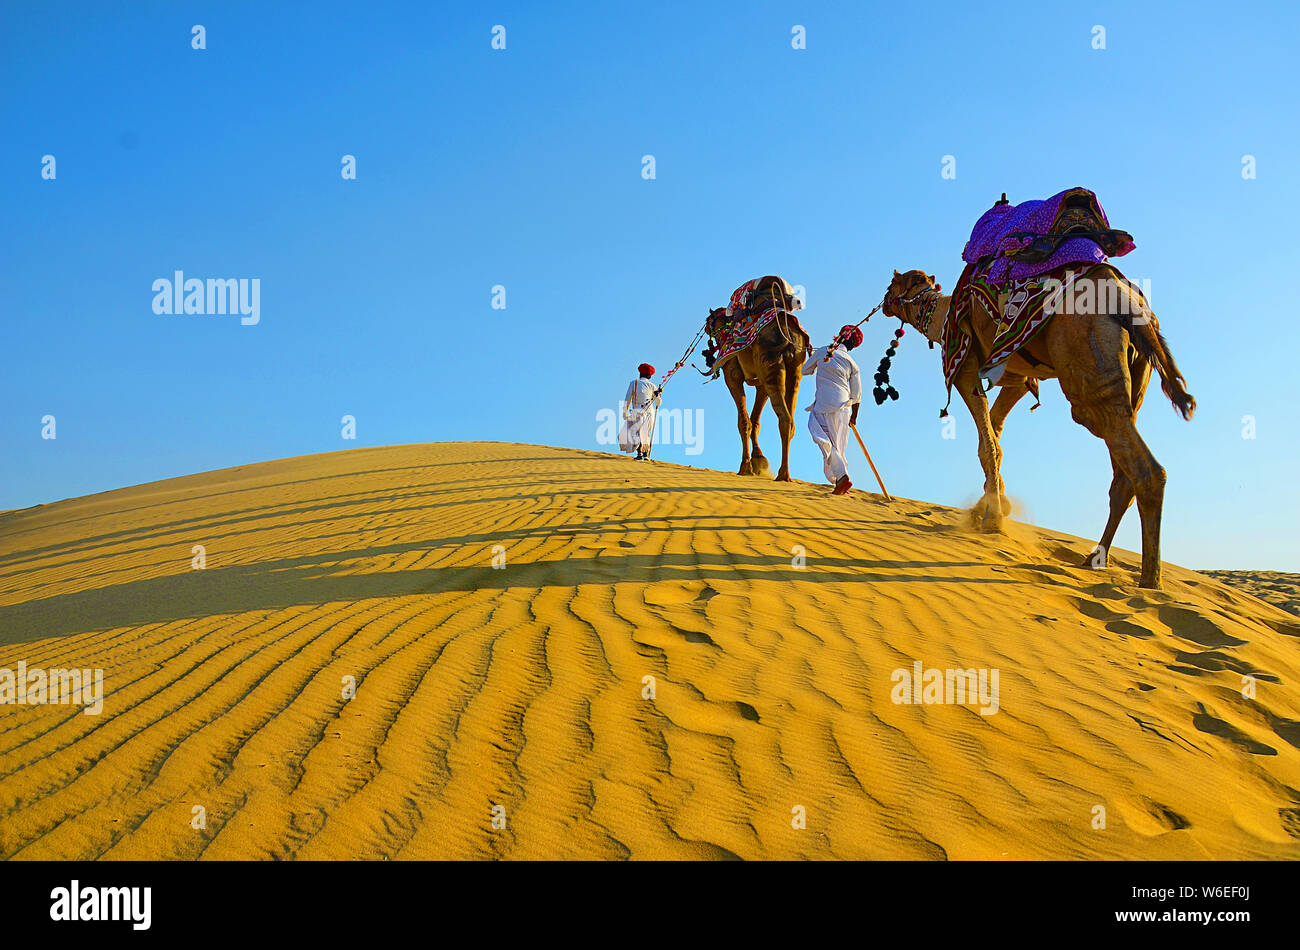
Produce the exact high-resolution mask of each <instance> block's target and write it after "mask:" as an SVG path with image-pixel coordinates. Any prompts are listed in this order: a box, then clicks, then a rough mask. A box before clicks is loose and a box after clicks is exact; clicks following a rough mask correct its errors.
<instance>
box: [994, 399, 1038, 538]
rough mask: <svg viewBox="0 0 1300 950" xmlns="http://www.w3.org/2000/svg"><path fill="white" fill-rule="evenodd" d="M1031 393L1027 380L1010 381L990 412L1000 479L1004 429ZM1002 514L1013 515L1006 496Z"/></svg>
mask: <svg viewBox="0 0 1300 950" xmlns="http://www.w3.org/2000/svg"><path fill="white" fill-rule="evenodd" d="M1028 392H1029V383H1028V381H1027V380H1025V379H1020V380H1017V381H1010V380H1009V381H1008V382H1007V383H1006V384H1005V385H1004V386H1002V388H1001V390H1000V391H999V392H998V398H997V399H995V400H993V408H992V409H991V410H989V425H990V426H992V429H993V444H994V446H995V447H996V449H997V464H998V473H999V478H1000V477H1001V472H1002V427H1003V426H1004V425H1005V424H1006V421H1007V414H1008V413H1010V412H1011V410H1012V409H1014V408H1015V407H1016V403H1018V402H1020V400H1021V399H1023V398H1024V396H1025V394H1026V393H1028ZM1001 504H1002V513H1003V514H1004V515H1009V514H1011V499H1009V498H1008V497H1007V496H1006V495H1005V494H1003V495H1002V496H1001Z"/></svg>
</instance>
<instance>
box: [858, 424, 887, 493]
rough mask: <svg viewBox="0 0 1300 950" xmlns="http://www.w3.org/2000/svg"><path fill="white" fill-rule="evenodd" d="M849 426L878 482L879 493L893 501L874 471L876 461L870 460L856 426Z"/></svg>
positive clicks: (877, 473)
mask: <svg viewBox="0 0 1300 950" xmlns="http://www.w3.org/2000/svg"><path fill="white" fill-rule="evenodd" d="M849 428H850V429H852V430H853V434H854V435H855V436H857V439H858V445H860V446H862V454H863V455H865V456H866V457H867V464H868V465H870V466H871V474H872V475H875V476H876V481H877V482H878V483H879V484H880V493H881V494H882V495H884V496H885V499H886V500H887V501H893V500H894V499H892V498H890V497H889V492H888V491H886V490H885V483H884V481H883V480H882V479H881V477H880V473H879V472H877V471H876V463H875V462H873V461H871V453H870V452H868V451H867V443H865V442H863V441H862V436H861V435H860V434H859V433H858V427H857V426H849Z"/></svg>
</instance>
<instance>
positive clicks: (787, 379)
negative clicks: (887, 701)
mask: <svg viewBox="0 0 1300 950" xmlns="http://www.w3.org/2000/svg"><path fill="white" fill-rule="evenodd" d="M784 284H785V282H784V281H782V280H781V279H780V278H774V279H772V280H770V281H767V282H765V283H763V284H760V285H759V287H758V288H757V289H755V290H754V291H753V292H752V293H751V294H750V299H749V302H748V308H749V309H750V311H751V312H754V313H763V312H764V311H766V310H767V309H769V308H770V307H772V306H776V307H780V308H781V309H782V310H784V311H785V312H784V313H779V314H778V315H777V316H776V318H775V319H774V320H772V322H771V323H769V324H768V325H767V326H766V327H764V328H763V329H762V330H761V331H760V332H759V334H758V336H757V337H755V339H754V342H753V343H751V344H750V345H749V346H747V347H746V348H745V349H743V350H740V351H738V352H737V353H735V354H734V355H732V356H729V357H727V358H726V360H725V361H724V362H723V364H722V376H723V378H724V379H725V380H726V381H727V389H729V390H731V398H732V399H734V400H735V402H736V414H737V417H736V425H737V428H738V429H739V430H740V452H741V456H740V469H739V470H738V474H740V475H761V476H768V477H770V476H771V474H772V469H771V466H769V465H768V462H767V458H766V457H765V456H764V455H763V452H762V450H761V449H760V448H759V447H758V424H759V416H760V414H761V413H762V412H763V407H764V406H765V405H766V404H767V402H768V400H771V402H772V408H773V410H775V412H776V418H777V424H778V425H779V426H780V429H781V468H780V470H779V471H778V472H777V473H776V480H777V481H778V482H788V481H789V480H790V439H791V437H792V436H793V435H794V411H795V406H796V402H797V400H798V398H799V381H800V380H801V379H802V378H803V377H802V376H801V374H800V371H801V370H802V369H803V364H804V360H805V358H806V357H807V355H808V354H809V353H810V352H811V345H810V344H809V342H808V334H807V333H805V332H804V331H803V329H802V328H801V327H800V325H799V321H798V319H797V318H796V317H795V315H794V313H793V312H792V311H791V310H790V307H791V299H790V293H789V288H788V287H787V286H784ZM725 321H726V309H725V308H720V309H718V310H714V311H712V312H711V313H710V314H709V317H708V321H707V322H706V324H705V327H706V328H707V330H708V332H709V335H710V336H711V337H714V338H715V339H716V338H717V335H718V333H719V332H722V328H723V326H724V325H725ZM746 383H748V384H749V385H750V386H753V387H754V390H755V396H754V409H753V412H749V411H748V410H747V409H746V406H745V402H746V399H745V384H746Z"/></svg>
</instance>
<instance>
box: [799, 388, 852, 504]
mask: <svg viewBox="0 0 1300 950" xmlns="http://www.w3.org/2000/svg"><path fill="white" fill-rule="evenodd" d="M849 412H850V410H849V407H848V406H843V407H841V408H839V409H830V410H826V411H823V410H820V409H813V410H812V411H810V412H809V413H808V431H809V432H810V433H811V434H812V437H813V441H814V442H816V443H817V448H819V449H821V450H822V468H823V470H824V471H825V472H826V479H827V481H829V482H830V483H831V484H832V485H834V484H835V483H836V482H838V481H839V480H840V478H841V477H842V476H844V475H847V474H848V473H849V465H848V462H847V461H845V459H844V449H845V448H846V447H847V446H848V444H849Z"/></svg>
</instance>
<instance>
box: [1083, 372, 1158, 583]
mask: <svg viewBox="0 0 1300 950" xmlns="http://www.w3.org/2000/svg"><path fill="white" fill-rule="evenodd" d="M1128 378H1130V389H1131V404H1132V407H1134V416H1136V415H1138V409H1139V408H1140V407H1141V400H1143V396H1144V395H1145V392H1147V382H1148V381H1149V379H1151V364H1149V363H1148V361H1145V360H1143V359H1134V357H1132V355H1131V359H1130V364H1128ZM1135 434H1136V429H1135ZM1139 441H1140V437H1139ZM1106 447H1108V448H1110V446H1109V443H1108V446H1106ZM1148 455H1149V451H1148ZM1152 461H1154V459H1152ZM1157 468H1158V465H1157ZM1110 470H1112V478H1110V516H1109V517H1108V519H1106V528H1105V530H1104V532H1102V533H1101V541H1099V542H1097V550H1093V551H1089V552H1088V554H1087V555H1086V556H1084V559H1083V564H1084V567H1093V568H1104V567H1106V564H1108V563H1109V561H1110V546H1112V543H1113V542H1114V539H1115V532H1118V530H1119V522H1121V521H1122V520H1123V517H1125V515H1126V513H1127V512H1128V507H1130V506H1131V504H1132V503H1134V496H1135V495H1136V490H1135V487H1134V482H1132V480H1131V478H1130V477H1128V474H1127V472H1125V468H1123V465H1121V463H1119V459H1118V457H1117V456H1115V452H1114V450H1110ZM1161 494H1164V491H1161ZM1157 524H1158V515H1157ZM1157 545H1158V533H1157ZM1145 546H1147V533H1145V525H1144V530H1143V550H1144V551H1145ZM1144 567H1145V565H1144ZM1156 582H1157V584H1158V582H1160V559H1158V558H1157V559H1156Z"/></svg>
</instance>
